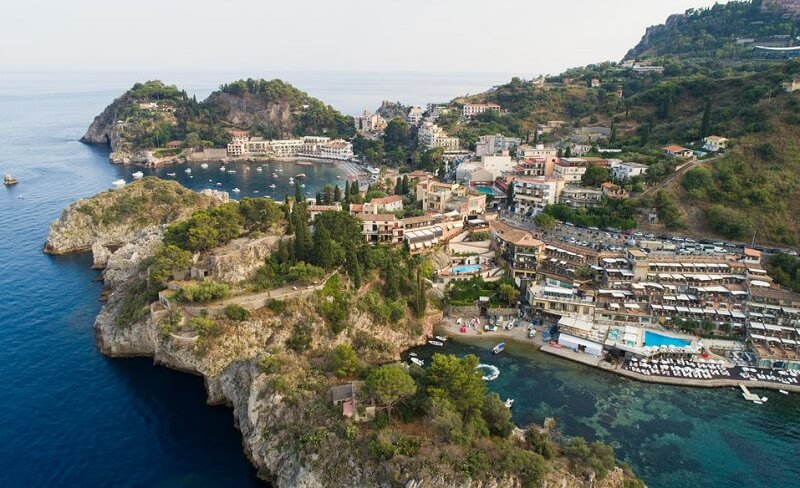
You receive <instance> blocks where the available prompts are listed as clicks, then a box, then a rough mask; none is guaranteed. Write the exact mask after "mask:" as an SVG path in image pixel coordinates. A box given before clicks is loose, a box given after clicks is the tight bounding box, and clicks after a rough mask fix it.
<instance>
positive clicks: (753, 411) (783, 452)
mask: <svg viewBox="0 0 800 488" xmlns="http://www.w3.org/2000/svg"><path fill="white" fill-rule="evenodd" d="M496 342H497V340H490V339H487V340H486V341H485V343H483V344H480V343H478V344H475V345H468V344H461V343H458V342H454V341H452V340H450V341H447V343H445V345H444V347H433V346H424V347H421V348H418V349H415V351H417V352H418V354H419V356H420V358H422V359H424V360H425V363H426V364H430V361H429V358H430V356H431V355H432V354H434V353H436V352H443V353H453V354H457V355H465V354H475V355H477V356H478V357H479V358H480V362H481V363H485V364H491V365H494V366H497V367H498V369H499V370H500V376H499V377H498V378H497V379H496V380H495V381H491V382H488V383H487V384H488V386H489V388H490V389H491V390H493V391H496V392H497V393H498V394H499V395H500V396H501V398H502V399H503V400H505V399H506V398H509V397H511V398H514V399H515V402H514V409H513V416H514V421H515V422H516V423H517V424H519V425H523V426H524V425H528V424H530V423H538V424H541V423H542V422H543V421H544V419H545V418H546V417H553V418H555V419H556V421H557V423H558V428H559V430H560V431H561V432H562V433H564V434H565V435H568V436H573V435H579V436H583V437H585V438H587V439H590V440H595V439H600V440H604V441H606V442H609V443H610V444H612V445H613V446H614V448H615V450H616V453H617V456H618V457H619V458H620V459H622V460H623V461H624V462H627V463H628V464H630V465H631V466H632V467H633V468H634V469H635V471H636V473H637V474H638V475H639V476H640V477H642V478H643V479H644V481H645V483H646V484H647V486H649V487H650V488H678V487H681V488H683V487H687V488H689V487H692V488H693V487H701V486H706V487H712V486H713V487H732V488H747V487H750V488H752V487H775V488H784V487H786V488H788V487H797V486H800V464H799V463H797V459H798V456H800V423H798V422H797V420H798V419H800V395H789V396H784V395H781V394H779V393H778V392H771V391H764V390H761V391H759V393H760V394H762V395H766V396H767V397H769V401H768V402H767V403H765V404H764V405H754V404H752V403H750V402H745V401H744V400H742V398H741V394H740V393H739V392H738V390H736V389H733V388H725V389H703V388H685V387H674V386H668V385H655V384H649V383H639V382H635V381H631V380H628V379H626V378H622V377H620V376H616V375H612V374H609V373H605V372H603V371H599V370H597V369H594V368H590V367H588V366H584V365H580V364H576V363H573V362H570V361H567V360H564V359H561V358H557V357H553V356H550V355H547V354H545V353H541V352H539V351H535V350H534V349H532V348H531V346H530V345H529V344H519V343H515V342H506V350H505V352H503V353H502V354H498V355H493V354H492V353H491V348H492V347H493V346H494V344H495V343H496Z"/></svg>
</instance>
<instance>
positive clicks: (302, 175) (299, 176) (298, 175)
mask: <svg viewBox="0 0 800 488" xmlns="http://www.w3.org/2000/svg"><path fill="white" fill-rule="evenodd" d="M294 177H295V178H305V177H306V174H305V173H297V174H296V175H294Z"/></svg>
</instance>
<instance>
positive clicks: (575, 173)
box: [553, 158, 589, 184]
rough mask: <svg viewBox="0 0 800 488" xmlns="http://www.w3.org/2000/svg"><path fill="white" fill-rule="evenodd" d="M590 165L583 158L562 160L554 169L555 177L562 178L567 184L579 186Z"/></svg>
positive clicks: (557, 162)
mask: <svg viewBox="0 0 800 488" xmlns="http://www.w3.org/2000/svg"><path fill="white" fill-rule="evenodd" d="M588 166H589V163H588V162H587V161H586V160H585V159H581V158H561V159H559V160H558V161H556V164H555V166H554V167H553V177H555V178H562V179H563V180H564V181H565V182H566V183H567V184H579V183H580V182H581V177H582V176H583V174H584V173H586V168H587V167H588Z"/></svg>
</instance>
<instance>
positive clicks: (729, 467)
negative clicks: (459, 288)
mask: <svg viewBox="0 0 800 488" xmlns="http://www.w3.org/2000/svg"><path fill="white" fill-rule="evenodd" d="M253 75H254V76H255V75H261V74H258V73H256V74H253ZM205 76H206V78H203V77H202V76H200V77H198V78H193V77H192V76H190V75H181V76H175V77H174V78H172V79H169V78H167V77H163V78H167V79H168V80H169V81H180V80H195V79H196V80H200V81H195V82H194V84H188V85H190V86H189V88H190V89H191V90H194V91H195V92H197V93H198V96H200V97H202V94H203V90H205V91H206V92H207V91H208V90H210V89H211V88H213V87H214V86H215V84H216V83H218V82H220V81H224V80H229V79H232V78H233V77H231V76H224V75H219V76H214V77H213V81H212V77H211V76H209V75H205ZM298 76H299V78H300V80H301V82H302V83H298V84H300V85H302V86H303V87H304V88H306V89H309V90H310V91H311V92H312V94H313V95H316V96H319V97H320V98H322V99H324V100H326V101H329V102H331V103H334V104H337V103H341V106H342V107H343V108H344V109H345V110H346V111H348V112H349V113H355V112H357V111H359V110H360V109H361V107H369V108H373V107H375V106H377V105H378V104H379V103H380V100H381V99H383V98H391V99H400V100H403V101H413V103H417V104H419V103H424V101H426V100H429V99H434V100H438V99H447V98H450V97H451V96H455V95H458V94H461V93H463V92H464V91H473V92H475V91H477V90H478V89H479V86H481V85H478V87H475V88H470V85H469V84H468V83H467V82H465V81H464V79H463V78H461V77H459V78H458V79H449V80H448V79H447V78H446V77H440V76H435V77H431V78H425V77H424V76H422V75H398V74H390V75H384V76H380V75H374V74H373V75H370V76H365V75H363V74H352V75H345V74H342V73H339V74H334V75H330V76H328V75H325V76H319V77H317V78H315V77H313V76H310V75H309V74H305V75H303V76H305V78H303V76H300V75H298ZM153 77H155V76H147V77H131V76H128V75H113V76H87V75H64V76H61V75H39V76H36V77H32V75H9V74H7V73H3V74H0V175H2V174H5V173H11V174H13V175H14V176H16V177H17V178H18V179H19V180H20V181H21V183H20V184H19V185H17V186H16V187H12V188H2V187H0V298H1V299H2V300H3V304H2V306H0V384H2V385H3V389H2V393H3V394H2V395H0V486H3V487H5V486H26V487H27V486H63V487H73V486H81V487H82V486H111V485H114V486H163V487H175V486H178V487H180V486H193V487H194V486H200V487H203V486H259V485H260V482H259V481H258V480H257V479H256V477H255V472H254V470H253V469H252V467H251V466H250V464H249V463H248V461H247V460H246V459H245V457H244V455H243V454H242V449H241V438H240V435H239V433H238V431H237V430H236V429H235V428H234V426H233V417H232V415H231V412H230V410H228V409H226V408H224V407H209V406H207V405H206V404H205V392H204V389H203V384H202V381H201V380H200V379H199V378H195V377H192V376H188V375H185V374H181V373H177V372H173V371H170V370H167V369H165V368H157V367H153V366H152V363H151V361H150V360H148V359H128V360H119V359H116V360H112V359H107V358H105V357H103V356H102V355H101V354H99V353H98V352H97V351H96V349H95V347H94V335H93V331H92V324H93V321H94V317H95V315H96V313H97V311H98V310H99V307H100V303H99V302H98V299H97V298H98V294H99V293H100V291H101V284H100V283H98V282H97V281H96V280H97V277H98V275H97V273H95V272H93V271H91V270H90V269H89V264H90V263H89V259H88V257H87V256H68V257H52V256H46V255H44V254H42V253H41V247H42V244H43V242H44V238H45V235H46V233H47V227H48V225H49V223H50V222H51V221H52V220H53V219H55V218H57V217H58V215H59V214H60V212H61V210H62V208H64V207H65V206H67V205H68V204H69V203H71V202H72V201H74V200H76V199H77V198H81V197H86V196H90V195H92V194H94V193H96V192H98V191H101V190H104V189H106V188H108V186H109V184H110V182H111V181H113V180H115V179H117V178H119V177H125V178H126V179H129V175H130V173H131V172H132V171H134V170H133V169H130V168H122V167H118V166H112V165H110V164H109V163H108V160H107V156H108V155H107V152H106V151H105V150H102V149H98V148H93V147H90V146H86V145H83V144H80V143H78V142H77V139H78V138H79V137H80V136H81V135H82V134H83V132H84V130H85V129H86V127H87V126H88V124H89V123H90V122H91V120H92V118H93V117H94V116H95V115H96V114H97V113H99V112H100V111H101V110H102V109H103V108H104V107H105V105H107V104H108V103H109V102H110V100H112V99H113V98H114V97H115V96H117V95H119V94H120V93H121V90H123V89H125V88H127V87H128V86H129V85H130V84H131V83H132V82H133V81H135V80H137V79H144V78H153ZM284 78H285V79H287V80H288V81H294V80H293V78H291V77H290V76H284ZM499 81H503V78H502V77H501V78H500V79H499V80H496V81H492V82H489V81H488V80H486V81H485V82H484V81H483V80H477V81H474V82H469V83H475V84H477V83H481V84H482V85H485V86H488V85H490V84H492V83H496V82H499ZM447 86H452V87H455V88H453V89H452V92H448V91H447V90H446V87H447ZM471 86H475V85H471ZM308 87H312V88H308ZM313 87H317V89H316V90H315V89H313ZM387 87H388V88H387ZM389 89H391V90H394V91H393V92H390V93H391V96H390V95H389V94H387V92H388V90H389ZM191 90H190V91H191ZM337 106H339V105H337ZM180 169H181V167H179V168H178V169H177V170H175V172H177V173H178V175H177V178H178V179H180V181H182V182H183V183H184V184H186V185H187V186H190V187H192V188H195V189H200V188H203V187H205V186H207V185H208V184H209V182H208V179H209V178H210V179H212V180H214V181H212V182H211V183H212V184H213V183H215V182H216V181H219V180H221V179H224V181H223V183H224V185H225V189H227V190H230V189H231V188H232V187H233V186H238V187H240V188H241V189H242V190H243V191H242V193H241V194H240V196H245V195H247V194H248V193H250V194H252V193H251V192H254V191H255V190H256V189H258V190H259V191H260V192H261V194H263V192H264V191H266V188H265V186H266V185H268V184H269V178H270V176H271V171H269V172H268V171H266V170H265V171H264V172H263V173H262V174H260V175H259V174H256V172H255V171H254V169H251V170H250V171H249V172H247V171H246V170H243V169H242V168H241V167H237V168H236V169H237V173H236V174H235V175H228V174H227V173H225V174H224V175H223V174H221V173H220V172H219V171H215V170H214V167H213V165H212V167H211V168H209V170H208V177H207V178H201V174H202V172H201V170H200V169H199V166H198V167H195V168H194V170H193V176H194V178H188V177H186V175H185V173H183V171H180ZM301 171H302V172H304V173H306V174H308V175H309V177H308V179H307V181H306V184H307V185H308V188H307V190H308V191H309V192H310V193H312V194H313V192H314V191H316V188H318V187H319V186H320V185H321V184H323V183H324V182H325V181H328V180H329V179H330V178H335V175H336V174H337V172H336V170H335V168H334V167H332V166H320V167H315V168H309V167H302V168H300V169H297V171H295V169H294V168H290V167H289V166H285V170H284V172H283V173H282V174H283V175H290V174H294V173H293V172H295V173H296V172H301ZM166 172H172V170H171V169H164V170H161V173H162V174H164V173H166ZM287 178H288V176H284V179H287ZM336 181H337V180H333V181H331V182H333V183H335V182H336ZM282 184H284V185H285V184H286V183H285V182H284V183H282ZM285 192H286V190H281V189H276V191H275V196H276V197H278V198H279V197H282V196H283V194H284V193H285ZM19 196H23V197H24V198H18V197H19ZM429 349H430V350H431V351H432V350H434V348H432V347H430V348H429ZM437 350H438V349H437ZM446 350H448V351H450V352H455V353H458V354H464V353H467V352H474V353H479V354H481V355H482V356H483V358H484V359H485V360H486V362H491V363H493V364H497V365H498V366H499V367H500V370H501V375H500V377H499V379H498V380H497V381H495V382H492V383H491V387H492V388H493V389H496V390H497V391H498V392H500V393H501V395H502V396H503V397H504V398H505V397H507V396H511V397H514V398H515V399H516V404H515V406H514V416H515V420H516V421H517V422H519V423H521V424H525V423H528V422H541V421H542V420H543V419H544V417H546V416H554V417H556V418H557V420H558V422H559V426H560V428H561V429H562V430H563V431H564V432H565V433H567V434H569V435H583V436H585V437H588V438H590V439H593V438H601V439H604V440H607V441H610V442H612V443H613V444H614V445H615V446H616V447H617V449H618V454H619V455H620V456H621V457H623V458H624V459H625V460H626V461H628V462H629V463H630V464H632V465H633V466H634V467H635V468H636V470H637V472H638V473H639V474H640V475H641V476H643V477H644V478H645V480H646V481H647V482H648V484H649V485H650V486H651V487H656V488H659V487H693V486H734V487H738V486H741V487H745V486H747V487H753V486H769V487H784V486H785V487H790V486H800V465H798V463H796V462H795V461H796V460H797V459H800V424H798V419H800V401H798V397H797V396H791V397H783V396H781V395H779V394H777V393H773V392H770V393H767V396H769V398H770V399H769V401H768V402H767V403H766V404H765V405H762V406H757V405H753V404H752V403H748V402H744V401H743V400H741V398H740V396H739V394H738V393H736V392H735V391H733V390H700V389H686V388H675V387H668V386H658V385H645V384H640V383H635V382H632V381H628V380H625V379H622V378H618V377H615V376H611V375H607V374H603V373H601V372H599V371H596V370H592V369H589V368H586V367H583V366H579V365H575V364H572V363H569V362H566V361H563V360H559V359H554V358H551V357H548V356H544V355H542V354H534V355H532V356H530V357H524V356H514V355H513V354H506V353H504V354H502V355H500V356H494V357H493V356H491V354H489V353H488V348H487V347H485V346H484V347H477V348H476V347H470V346H463V345H454V344H448V346H447V347H446ZM515 350H516V346H515V345H514V344H511V343H509V344H508V347H507V351H510V352H511V353H514V352H515Z"/></svg>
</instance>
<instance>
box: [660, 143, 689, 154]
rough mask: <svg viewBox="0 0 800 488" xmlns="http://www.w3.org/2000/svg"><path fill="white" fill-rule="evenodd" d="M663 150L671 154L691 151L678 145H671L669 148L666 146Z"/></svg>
mask: <svg viewBox="0 0 800 488" xmlns="http://www.w3.org/2000/svg"><path fill="white" fill-rule="evenodd" d="M662 149H664V150H665V151H669V152H683V151H688V150H689V149H686V148H685V147H683V146H678V145H677V144H670V145H669V146H664V147H663V148H662Z"/></svg>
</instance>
